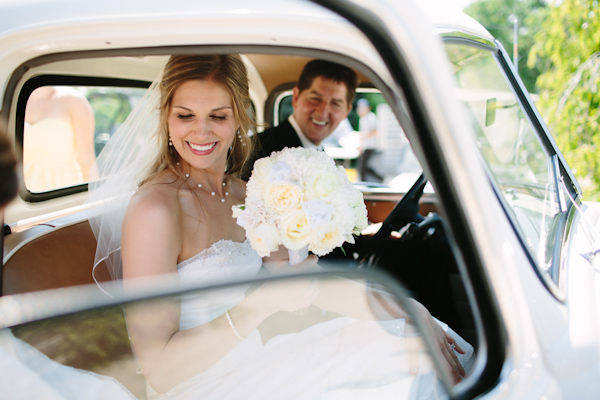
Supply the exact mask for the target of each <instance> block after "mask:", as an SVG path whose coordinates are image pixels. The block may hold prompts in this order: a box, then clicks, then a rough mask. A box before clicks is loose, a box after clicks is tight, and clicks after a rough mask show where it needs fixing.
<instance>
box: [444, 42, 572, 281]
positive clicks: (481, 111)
mask: <svg viewBox="0 0 600 400" xmlns="http://www.w3.org/2000/svg"><path fill="white" fill-rule="evenodd" d="M446 51H447V53H448V56H449V58H450V61H451V62H452V65H453V67H454V77H455V79H456V84H457V87H458V96H459V98H460V99H461V100H462V101H463V102H464V103H465V104H466V105H467V109H468V112H469V114H470V116H471V117H472V121H473V123H474V126H475V131H476V135H477V137H476V141H477V144H478V147H479V149H480V151H481V155H482V158H483V160H484V161H485V163H486V164H487V166H488V169H489V172H490V176H491V178H492V179H493V181H494V183H495V184H496V185H497V188H498V191H499V193H501V195H502V198H503V200H504V201H505V203H506V205H507V210H508V211H509V213H510V216H511V218H512V220H513V221H514V224H515V226H516V228H517V230H518V232H519V233H520V236H521V238H522V240H523V243H524V245H525V247H526V248H527V249H528V250H529V252H530V254H531V255H532V259H533V260H535V264H536V267H537V268H538V269H539V271H540V272H541V273H542V274H543V275H545V276H547V277H549V278H550V279H553V280H555V281H557V279H558V278H557V274H556V273H555V272H556V271H554V270H553V268H555V267H556V265H558V264H557V262H558V260H555V259H554V257H555V256H556V254H555V253H554V252H553V249H554V248H555V240H556V236H557V234H558V233H559V232H558V227H559V223H558V222H559V219H560V216H561V214H562V211H564V207H565V206H564V199H561V195H562V194H561V193H560V188H559V186H558V182H559V179H560V176H559V169H558V160H557V157H556V156H551V155H550V154H548V152H547V151H546V148H545V147H544V144H543V143H542V141H541V140H540V136H539V135H538V134H537V133H536V128H535V127H534V126H533V125H532V123H531V121H530V119H529V116H528V114H527V112H526V111H525V110H524V109H523V106H522V104H521V102H520V101H519V99H518V98H517V97H516V95H515V94H514V91H513V90H512V89H511V87H510V86H509V84H508V83H507V80H506V78H505V76H504V74H503V73H502V70H501V69H500V68H499V64H498V62H497V60H496V58H495V57H494V55H493V53H492V52H491V51H489V50H484V49H482V48H478V47H472V46H467V45H461V44H447V45H446Z"/></svg>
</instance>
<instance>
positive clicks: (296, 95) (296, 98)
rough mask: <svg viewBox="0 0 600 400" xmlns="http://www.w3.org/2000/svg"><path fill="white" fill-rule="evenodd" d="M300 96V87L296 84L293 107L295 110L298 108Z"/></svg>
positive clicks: (293, 91) (293, 92) (293, 90)
mask: <svg viewBox="0 0 600 400" xmlns="http://www.w3.org/2000/svg"><path fill="white" fill-rule="evenodd" d="M299 96H300V89H298V86H294V89H292V107H293V108H294V110H295V109H296V104H297V103H298V97H299Z"/></svg>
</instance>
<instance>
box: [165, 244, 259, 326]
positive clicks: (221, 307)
mask: <svg viewBox="0 0 600 400" xmlns="http://www.w3.org/2000/svg"><path fill="white" fill-rule="evenodd" d="M261 266H262V258H260V256H259V255H258V254H257V253H256V251H254V249H253V248H252V246H251V245H250V241H249V240H247V239H246V241H244V242H243V243H239V242H233V241H231V240H219V241H218V242H215V243H213V244H212V246H210V247H209V248H207V249H205V250H203V251H201V252H200V253H198V254H196V255H195V256H193V257H191V258H188V259H187V260H184V261H182V262H180V263H179V264H178V265H177V272H178V274H179V280H180V281H181V282H182V283H191V282H202V283H206V284H208V283H210V282H218V281H220V282H223V281H233V280H241V279H244V278H252V277H254V276H255V275H256V274H257V273H258V271H259V270H260V267H261ZM248 287H249V286H248V285H239V286H232V287H231V288H230V289H228V290H221V291H219V293H218V294H217V293H211V294H210V295H207V293H206V292H200V293H194V294H191V295H185V296H182V298H181V316H180V321H179V327H180V329H182V330H183V329H190V328H193V327H195V326H198V325H201V324H204V323H206V322H209V321H212V320H213V319H215V318H217V317H219V316H220V315H222V314H223V313H224V312H225V310H227V309H228V308H232V307H234V306H235V305H236V304H238V303H239V302H240V301H242V300H243V299H244V294H245V292H246V290H247V289H248Z"/></svg>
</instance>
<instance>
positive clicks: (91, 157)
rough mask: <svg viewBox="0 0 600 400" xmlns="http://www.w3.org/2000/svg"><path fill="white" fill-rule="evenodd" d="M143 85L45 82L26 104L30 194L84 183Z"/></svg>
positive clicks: (25, 167) (25, 157)
mask: <svg viewBox="0 0 600 400" xmlns="http://www.w3.org/2000/svg"><path fill="white" fill-rule="evenodd" d="M144 92H145V88H140V87H118V86H112V87H111V86H68V85H52V86H50V85H45V86H40V87H38V88H36V89H35V90H33V92H32V93H31V94H30V96H29V98H28V100H27V105H26V107H25V124H24V128H23V178H24V180H25V186H26V188H27V189H28V190H29V191H30V192H32V193H44V192H49V191H52V190H57V189H62V188H67V187H72V186H77V185H82V184H84V183H87V182H88V181H89V179H90V172H92V171H91V168H92V166H93V163H94V161H95V158H96V156H97V155H98V154H99V153H100V151H101V150H102V148H103V147H104V145H105V144H106V142H107V141H108V139H110V137H111V135H112V134H113V133H114V132H115V131H116V129H117V128H118V127H119V126H120V125H121V123H122V122H123V121H124V120H125V118H127V116H128V115H129V113H130V112H131V110H132V108H133V107H134V106H135V104H136V103H137V101H138V100H139V99H140V98H141V97H142V95H143V94H144Z"/></svg>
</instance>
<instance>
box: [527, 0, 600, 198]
mask: <svg viewBox="0 0 600 400" xmlns="http://www.w3.org/2000/svg"><path fill="white" fill-rule="evenodd" d="M540 62H541V63H543V64H544V71H543V73H542V74H541V75H540V76H539V78H538V80H537V86H538V87H539V88H540V99H539V101H538V103H537V106H538V108H539V109H540V112H541V113H542V115H543V116H544V119H545V121H546V122H547V123H548V126H549V128H550V130H551V132H552V134H553V136H554V138H555V139H556V142H557V144H558V147H559V148H560V149H561V151H562V152H563V154H564V156H565V158H566V159H567V161H568V163H569V165H570V166H571V168H572V169H573V172H574V173H575V175H576V177H577V180H578V181H579V183H580V185H581V187H582V189H583V191H584V195H585V199H586V200H600V132H598V128H599V126H598V125H599V118H600V114H599V110H598V107H599V104H600V95H599V94H598V86H599V85H600V10H599V9H598V1H597V0H563V1H562V3H561V4H560V5H558V6H555V7H550V9H549V13H548V16H547V18H545V19H544V21H543V23H542V29H541V30H540V32H538V34H537V35H536V36H535V45H534V46H533V47H532V49H531V52H530V54H529V63H530V64H534V63H537V64H540Z"/></svg>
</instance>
